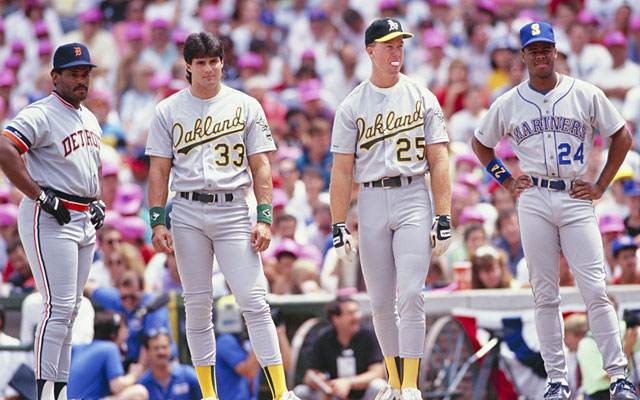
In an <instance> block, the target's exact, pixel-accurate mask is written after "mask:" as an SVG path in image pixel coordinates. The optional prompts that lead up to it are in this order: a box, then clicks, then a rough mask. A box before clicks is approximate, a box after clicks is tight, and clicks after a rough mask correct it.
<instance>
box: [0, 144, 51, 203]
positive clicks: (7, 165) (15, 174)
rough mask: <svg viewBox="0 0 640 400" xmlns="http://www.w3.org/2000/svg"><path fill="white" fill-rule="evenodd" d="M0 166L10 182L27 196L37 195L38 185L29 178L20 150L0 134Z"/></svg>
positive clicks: (38, 191) (34, 196) (33, 197)
mask: <svg viewBox="0 0 640 400" xmlns="http://www.w3.org/2000/svg"><path fill="white" fill-rule="evenodd" d="M0 168H2V172H4V174H5V175H6V177H7V178H9V180H10V181H11V183H13V185H14V186H15V187H16V188H18V190H20V191H21V192H22V193H24V194H25V195H26V196H27V197H29V198H31V199H35V198H36V197H38V195H39V194H40V190H41V189H40V186H38V184H37V183H36V182H35V181H34V180H33V179H32V178H31V176H30V175H29V172H28V171H27V166H26V165H25V164H24V161H23V160H22V157H20V152H19V151H18V149H17V148H16V147H15V146H14V145H13V143H12V142H11V139H9V138H8V137H6V136H0Z"/></svg>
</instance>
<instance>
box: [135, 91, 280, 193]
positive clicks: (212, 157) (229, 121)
mask: <svg viewBox="0 0 640 400" xmlns="http://www.w3.org/2000/svg"><path fill="white" fill-rule="evenodd" d="M150 132H153V134H152V135H149V138H148V141H147V150H146V154H147V155H150V156H158V157H164V158H173V168H172V169H171V174H172V178H173V180H172V183H171V190H174V191H177V192H191V191H206V192H215V191H233V190H236V189H245V188H248V187H250V186H251V176H250V175H249V172H248V171H247V166H248V165H249V163H248V161H247V157H248V156H250V155H253V154H256V153H262V152H265V151H273V150H275V144H274V142H273V138H272V137H271V130H270V129H269V125H268V123H267V118H266V117H265V115H264V111H263V110H262V107H261V106H260V103H258V101H257V100H256V99H254V98H253V97H249V96H247V95H246V94H244V93H242V92H240V91H237V90H235V89H232V88H229V87H227V86H224V85H222V88H221V90H220V93H218V94H217V95H216V96H215V97H213V98H211V99H206V100H203V99H200V98H197V97H195V96H193V95H192V94H191V91H190V89H188V88H187V89H184V90H182V91H180V92H178V93H176V94H174V95H173V96H171V97H169V98H167V99H165V100H163V101H162V102H160V104H158V105H157V106H156V113H155V115H154V117H153V120H152V121H151V127H150Z"/></svg>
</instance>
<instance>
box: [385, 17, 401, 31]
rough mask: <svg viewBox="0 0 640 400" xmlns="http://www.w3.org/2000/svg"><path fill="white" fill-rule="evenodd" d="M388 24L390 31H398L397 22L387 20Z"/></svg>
mask: <svg viewBox="0 0 640 400" xmlns="http://www.w3.org/2000/svg"><path fill="white" fill-rule="evenodd" d="M387 23H389V31H397V30H398V28H399V26H398V23H397V22H394V21H392V20H387Z"/></svg>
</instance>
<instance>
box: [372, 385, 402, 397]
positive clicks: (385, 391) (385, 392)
mask: <svg viewBox="0 0 640 400" xmlns="http://www.w3.org/2000/svg"><path fill="white" fill-rule="evenodd" d="M375 400H402V394H401V393H400V389H395V388H394V387H393V386H391V385H389V384H387V385H385V386H384V387H383V388H382V389H380V391H379V392H378V395H377V396H376V398H375Z"/></svg>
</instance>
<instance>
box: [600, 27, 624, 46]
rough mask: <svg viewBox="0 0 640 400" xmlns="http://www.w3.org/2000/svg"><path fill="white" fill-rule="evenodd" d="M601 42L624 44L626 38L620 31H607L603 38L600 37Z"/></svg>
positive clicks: (606, 44) (609, 44)
mask: <svg viewBox="0 0 640 400" xmlns="http://www.w3.org/2000/svg"><path fill="white" fill-rule="evenodd" d="M602 43H603V44H604V45H605V46H607V47H611V46H626V45H627V38H626V37H625V36H624V33H622V32H620V31H616V30H614V31H609V32H607V34H606V35H604V38H603V39H602Z"/></svg>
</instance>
